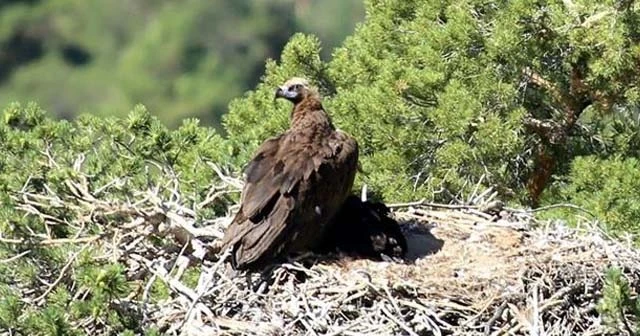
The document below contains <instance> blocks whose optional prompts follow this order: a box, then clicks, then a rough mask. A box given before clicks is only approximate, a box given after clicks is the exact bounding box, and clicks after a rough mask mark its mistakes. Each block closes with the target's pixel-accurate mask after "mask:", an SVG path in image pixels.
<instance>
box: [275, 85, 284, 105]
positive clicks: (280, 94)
mask: <svg viewBox="0 0 640 336" xmlns="http://www.w3.org/2000/svg"><path fill="white" fill-rule="evenodd" d="M285 91H286V89H283V88H282V87H278V88H277V89H276V95H275V96H274V97H273V101H274V102H275V101H276V99H278V98H284V93H285Z"/></svg>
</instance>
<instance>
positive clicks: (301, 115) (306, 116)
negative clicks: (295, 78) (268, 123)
mask: <svg viewBox="0 0 640 336" xmlns="http://www.w3.org/2000/svg"><path fill="white" fill-rule="evenodd" d="M291 128H292V129H308V128H319V129H326V130H327V131H332V130H334V127H333V123H332V122H331V118H330V117H329V115H328V114H327V112H326V111H325V110H324V108H323V107H322V103H321V102H320V100H319V99H317V98H314V97H310V98H306V99H304V100H302V101H300V102H299V103H298V104H296V105H295V106H294V107H293V110H292V111H291Z"/></svg>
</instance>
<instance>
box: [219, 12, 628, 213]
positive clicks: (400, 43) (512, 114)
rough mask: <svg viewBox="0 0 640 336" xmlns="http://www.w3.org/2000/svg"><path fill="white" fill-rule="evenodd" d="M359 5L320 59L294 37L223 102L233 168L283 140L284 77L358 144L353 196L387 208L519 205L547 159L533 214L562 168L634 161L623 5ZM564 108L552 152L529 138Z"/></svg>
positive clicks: (544, 139)
mask: <svg viewBox="0 0 640 336" xmlns="http://www.w3.org/2000/svg"><path fill="white" fill-rule="evenodd" d="M366 5H367V9H366V11H367V15H366V20H365V22H364V23H362V24H361V25H360V26H359V27H358V28H357V30H356V32H355V34H353V35H352V36H350V37H349V38H347V40H346V41H345V43H344V44H343V46H342V47H340V48H338V49H337V50H335V52H334V54H333V59H332V60H330V61H328V62H324V61H322V60H321V58H320V57H319V55H320V54H321V52H322V50H321V48H320V43H319V41H318V39H317V38H315V37H313V36H309V35H296V36H294V37H293V38H292V39H291V40H290V42H289V43H288V44H287V46H286V47H285V49H284V51H283V53H282V56H281V59H280V62H279V63H278V64H276V63H275V62H268V63H267V67H266V74H265V76H264V78H263V82H262V83H261V84H260V85H258V86H257V88H256V89H255V90H254V91H252V92H249V93H248V94H247V95H246V96H245V97H243V98H241V99H237V100H235V101H233V102H232V103H231V105H230V112H229V113H228V114H227V115H225V117H224V125H225V129H226V131H227V133H228V135H229V140H230V141H231V143H232V144H233V146H234V150H235V151H236V152H234V154H237V155H238V159H237V161H235V163H239V162H245V161H246V160H247V159H248V157H249V156H250V155H251V153H253V151H254V150H255V148H256V147H257V146H258V144H259V143H260V141H261V140H263V139H264V138H265V137H267V136H270V135H273V134H275V133H276V132H279V131H281V130H282V129H284V128H285V127H286V125H287V116H288V110H289V109H290V106H289V105H288V104H286V103H276V104H274V103H273V102H272V98H273V97H272V93H273V90H274V87H275V85H277V84H279V83H280V82H282V81H283V80H284V79H286V78H287V77H290V76H293V75H296V76H306V77H309V78H311V79H312V80H313V81H314V82H315V84H316V85H317V86H318V87H320V89H321V91H322V92H323V93H324V94H325V95H326V99H325V107H326V108H327V109H328V110H329V112H330V114H331V115H332V116H333V118H334V120H335V123H336V124H337V125H338V127H340V128H341V129H343V130H346V131H347V132H349V133H351V134H352V135H354V136H355V137H356V138H357V139H358V141H359V143H360V146H361V160H360V161H361V162H360V163H361V165H362V167H363V169H364V174H360V175H359V177H358V182H357V184H358V186H360V185H361V184H362V183H367V184H368V185H369V187H370V188H369V189H370V190H373V191H374V192H377V193H380V194H381V195H382V196H383V197H384V198H386V199H388V200H393V201H403V200H404V201H407V200H414V199H420V198H423V197H426V198H428V199H435V200H441V201H449V200H452V199H460V198H461V196H460V195H466V194H469V193H470V192H471V191H472V190H473V189H474V188H475V187H476V185H477V184H480V187H493V188H494V189H495V190H497V191H499V192H500V194H501V196H502V198H503V199H505V200H508V201H509V200H510V201H516V202H520V203H527V202H529V197H530V195H529V192H528V190H527V186H528V185H529V184H530V183H531V182H530V181H531V179H533V178H534V177H536V174H539V171H538V170H537V168H538V164H539V162H538V158H537V157H538V156H537V155H538V153H539V152H540V151H543V152H546V153H551V154H550V155H551V157H552V161H553V162H554V164H553V166H552V167H551V168H550V169H552V172H553V173H555V175H554V178H553V179H551V180H550V181H548V182H547V181H545V182H544V183H545V184H544V185H543V188H547V189H548V190H550V191H549V192H547V193H546V194H545V195H544V201H546V202H555V201H557V200H559V199H561V198H562V196H561V195H564V193H565V192H564V191H562V189H563V188H564V187H565V186H566V184H565V181H566V178H567V174H568V172H569V170H570V169H571V163H572V162H573V160H574V159H576V158H578V157H581V156H589V155H597V156H599V157H601V158H603V159H607V158H609V157H612V156H614V155H622V156H627V155H635V154H637V153H638V149H640V142H638V139H639V138H638V134H639V133H638V131H639V130H640V127H638V126H640V125H639V124H638V122H637V111H638V96H639V95H638V89H637V85H636V84H635V82H634V80H633V79H634V78H637V76H638V75H640V73H638V72H639V71H640V70H639V69H638V67H637V66H636V65H637V62H638V61H639V60H640V43H639V41H640V28H639V27H640V25H637V24H635V22H637V21H638V18H640V16H639V15H640V8H639V7H638V6H637V5H631V4H627V3H625V4H622V3H613V2H607V3H593V2H580V3H579V4H578V3H576V4H575V6H573V7H571V8H569V7H567V6H565V4H564V3H561V2H555V1H538V2H531V1H508V2H505V1H498V2H496V1H489V2H487V1H481V0H469V1H462V2H461V1H444V2H442V1H441V2H433V1H406V0H390V1H367V2H366ZM603 36H606V38H603ZM595 41H597V43H596V42H595ZM525 73H528V74H535V75H536V76H537V77H536V78H537V79H538V81H536V80H534V79H531V78H532V77H529V76H527V75H525ZM576 78H578V79H580V80H579V82H576V83H578V84H576V83H573V82H572V80H573V81H575V80H576ZM539 79H542V81H540V80H539ZM580 85H581V86H580ZM574 86H575V87H574ZM567 97H569V98H567ZM569 103H571V104H574V105H575V106H576V108H578V110H577V112H576V114H577V115H578V117H579V118H578V120H577V124H576V125H575V126H573V127H572V126H568V127H569V128H568V130H567V137H566V140H560V141H559V142H554V141H555V139H554V138H552V137H551V136H550V135H549V134H542V133H544V132H541V131H540V130H538V129H535V127H533V126H532V125H533V123H532V122H530V121H531V120H534V121H535V120H537V121H540V122H541V123H543V124H544V123H546V124H549V125H551V128H550V129H551V130H552V131H553V130H562V128H563V127H565V126H564V125H565V120H566V118H568V114H569V112H570V110H569V107H567V106H568V105H567V104H569ZM580 104H582V105H580ZM574 105H571V106H574ZM633 120H636V121H635V122H634V121H633ZM553 127H556V128H553ZM552 131H545V132H547V133H550V132H552ZM554 132H558V131H554ZM558 134H561V133H558ZM621 197H622V198H623V197H625V195H621ZM625 216H626V217H625ZM628 216H636V214H635V213H626V214H624V216H623V217H621V218H619V220H626V221H627V225H635V224H633V223H635V222H637V220H635V222H632V221H630V220H632V219H633V218H635V219H638V217H628ZM623 218H624V219H623ZM614 225H619V224H617V222H616V224H614Z"/></svg>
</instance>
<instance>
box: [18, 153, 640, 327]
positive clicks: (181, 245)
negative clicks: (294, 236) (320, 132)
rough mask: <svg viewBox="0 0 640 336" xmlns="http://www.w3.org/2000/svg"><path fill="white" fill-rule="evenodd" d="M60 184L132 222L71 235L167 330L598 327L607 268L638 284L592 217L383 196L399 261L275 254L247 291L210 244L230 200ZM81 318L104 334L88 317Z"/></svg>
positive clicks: (638, 274)
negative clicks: (119, 193) (188, 202)
mask: <svg viewBox="0 0 640 336" xmlns="http://www.w3.org/2000/svg"><path fill="white" fill-rule="evenodd" d="M212 168H214V169H215V170H216V171H217V172H218V173H219V174H220V177H221V179H222V180H223V181H224V182H225V184H224V185H222V186H212V187H211V193H210V194H211V195H221V194H224V193H225V192H229V191H237V190H239V189H241V188H242V182H241V181H240V180H238V179H235V178H231V177H228V176H224V174H222V173H221V172H220V170H219V169H217V168H216V167H215V166H213V165H212ZM70 185H71V186H73V185H76V187H75V188H74V189H75V190H76V191H77V194H78V195H76V196H75V197H78V198H79V199H84V200H90V201H85V202H75V203H73V202H69V206H70V207H71V208H73V209H74V211H77V212H79V213H86V214H92V215H93V216H94V217H95V216H98V215H99V214H100V213H107V212H108V213H113V212H114V211H118V212H121V213H122V214H123V218H128V219H129V220H130V222H129V223H127V224H123V225H119V226H117V228H116V227H113V228H112V229H107V230H112V231H111V232H110V231H108V232H106V233H105V234H102V235H100V236H91V233H89V232H87V233H86V236H79V237H77V238H76V239H77V240H78V242H82V243H84V244H87V246H91V247H92V248H95V249H101V250H102V251H104V252H105V255H106V256H112V257H113V258H116V259H117V260H119V261H120V262H121V263H123V264H124V265H126V267H127V275H128V277H129V278H130V279H132V280H133V279H134V277H136V276H139V275H140V274H145V273H146V274H147V276H145V277H143V278H141V280H138V282H139V283H140V286H139V288H137V291H134V292H133V293H132V294H131V295H130V296H129V297H128V298H126V299H119V300H115V301H114V303H113V305H114V307H116V309H118V310H119V311H121V312H122V313H124V314H128V315H130V316H134V317H136V318H139V320H140V321H142V322H141V323H142V324H143V327H144V328H149V327H151V326H155V327H159V328H160V329H161V331H162V332H163V334H167V335H315V334H317V335H363V334H366V335H374V334H375V335H446V334H456V335H461V334H470V335H482V334H486V335H499V334H512V335H530V334H546V335H570V334H602V333H603V332H604V331H605V327H604V326H603V325H602V324H601V323H600V318H599V317H598V314H597V312H596V309H595V307H596V303H597V300H598V299H599V298H600V293H601V288H602V285H603V274H604V271H605V269H606V268H607V267H609V266H612V265H617V266H620V267H621V269H622V270H623V272H624V275H625V276H626V277H627V278H628V280H629V281H631V288H639V286H640V253H639V252H638V251H637V250H633V249H632V248H630V247H629V245H630V244H626V243H622V242H619V241H616V240H612V239H609V238H608V237H607V236H606V235H605V234H604V233H603V232H602V231H601V230H599V229H598V228H597V226H596V225H594V224H584V225H582V226H581V227H580V228H578V229H573V228H569V227H567V226H566V225H563V224H562V223H553V222H539V221H536V220H535V219H534V218H533V216H532V214H531V213H530V212H528V211H524V210H515V209H507V210H504V209H503V210H501V211H493V210H485V211H483V210H481V209H486V208H487V207H485V206H483V205H482V204H475V205H471V206H449V205H434V204H429V205H425V204H423V203H416V204H413V205H400V206H397V207H395V206H391V207H392V208H395V211H394V212H393V216H394V217H395V218H396V219H397V220H398V221H400V222H401V226H402V230H403V231H404V234H405V236H406V237H407V241H408V245H409V251H408V255H407V260H406V262H405V263H398V262H387V261H373V260H369V259H354V258H338V259H334V260H326V258H323V257H318V256H313V255H312V256H306V257H304V261H305V263H308V264H311V266H310V267H309V268H307V267H304V266H303V265H302V261H295V260H293V261H290V262H287V263H284V264H281V265H279V266H277V267H276V268H275V269H273V271H272V272H270V273H269V274H268V275H266V276H268V277H269V279H267V280H269V281H268V282H269V283H270V285H269V286H268V287H266V286H263V287H258V288H255V287H252V286H251V282H248V281H247V279H246V278H245V276H243V273H240V274H235V275H234V274H233V272H230V269H229V267H228V265H227V264H226V263H225V262H223V258H226V257H228V252H226V253H225V252H224V251H217V250H216V247H217V246H218V245H219V244H218V242H219V239H220V238H221V237H222V232H224V230H225V228H226V226H227V225H228V223H229V222H230V220H231V218H232V216H233V212H234V211H236V210H237V207H235V209H232V211H230V213H229V214H228V216H227V217H221V218H216V219H209V220H207V221H205V222H204V223H203V222H201V220H198V222H197V223H196V221H195V220H194V218H196V214H197V211H198V207H203V206H207V204H206V203H208V202H215V201H216V197H215V196H212V197H210V198H209V199H207V201H206V202H203V203H201V204H200V205H198V206H196V208H195V210H194V209H193V208H186V207H184V206H183V205H182V204H180V203H179V202H174V201H167V200H163V199H161V198H159V197H158V194H157V193H158V189H155V188H154V189H151V190H150V191H148V192H141V193H140V194H139V200H140V202H127V203H125V202H121V203H118V202H115V201H113V200H110V201H106V200H100V199H99V198H97V197H94V195H91V194H89V193H88V192H87V190H88V189H87V188H86V186H83V185H82V182H77V181H75V182H74V181H70ZM50 196H51V197H48V198H42V197H37V195H31V194H25V195H22V196H21V197H20V198H16V200H17V201H18V202H22V203H21V204H25V209H31V210H30V211H33V209H34V208H33V206H32V205H33V204H35V203H38V202H39V203H43V202H45V203H46V202H49V201H51V202H54V201H55V202H57V201H58V199H57V198H56V197H53V196H54V195H50ZM24 202H29V203H28V205H29V207H27V204H26V203H24ZM45 203H43V204H42V206H45V207H46V206H48V204H45ZM232 208H233V207H232ZM585 223H586V221H585ZM116 230H117V233H116ZM149 236H156V237H158V236H160V237H166V241H165V242H164V243H163V244H161V245H159V244H158V243H157V242H156V241H157V239H145V238H147V237H149ZM114 237H120V238H119V239H114ZM154 242H156V243H154ZM50 243H51V242H47V244H50ZM76 243H77V242H76ZM314 259H317V260H316V261H317V262H314ZM188 267H195V268H196V269H197V270H200V276H199V280H198V282H197V285H196V286H188V285H187V284H186V283H185V279H184V274H185V270H186V269H187V268H188ZM60 272H61V271H60V270H52V272H51V277H52V279H47V282H44V281H43V282H42V283H49V284H52V285H50V286H45V287H43V288H41V289H36V290H33V289H29V291H25V292H24V298H25V299H26V300H27V302H41V301H42V300H44V299H46V297H47V295H48V293H50V292H51V290H52V287H54V286H55V285H56V283H55V281H54V280H55V278H56V277H58V275H59V274H60ZM300 273H303V274H304V275H305V280H304V281H300V277H299V275H300ZM260 276H261V275H259V274H254V275H253V278H252V280H253V281H257V279H258V278H259V277H260ZM262 276H263V277H264V276H265V275H264V274H263V275H262ZM154 279H161V280H162V281H163V282H165V283H166V284H167V286H168V287H169V289H170V291H171V293H170V297H169V298H168V299H166V300H160V301H159V302H156V301H153V300H149V297H150V287H151V286H150V283H151V281H154ZM29 300H31V301H29ZM83 328H85V329H86V330H92V331H93V332H92V334H101V333H107V331H106V330H102V331H101V330H100V324H99V321H94V322H90V323H88V324H87V325H86V326H83Z"/></svg>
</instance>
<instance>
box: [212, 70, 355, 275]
mask: <svg viewBox="0 0 640 336" xmlns="http://www.w3.org/2000/svg"><path fill="white" fill-rule="evenodd" d="M277 98H284V99H286V100H288V101H290V102H292V103H293V110H292V112H291V116H290V126H289V129H288V130H287V131H286V132H284V133H283V134H281V135H278V136H276V137H273V138H270V139H267V140H266V141H265V142H264V143H262V145H261V146H260V147H259V148H258V150H257V152H256V153H255V155H254V156H253V159H251V161H250V162H249V163H248V165H247V166H246V168H245V179H246V184H245V187H244V189H243V190H242V196H241V205H240V210H239V211H238V213H237V214H236V216H235V218H234V219H233V221H232V222H231V224H230V225H229V227H228V228H227V231H226V233H225V236H224V238H223V239H222V248H223V250H226V249H227V248H229V247H231V249H232V250H231V265H232V267H233V268H234V269H240V270H242V269H248V270H258V269H261V268H263V267H264V266H266V265H268V264H270V263H271V262H273V261H276V260H277V259H280V258H282V257H284V256H286V255H288V254H290V253H294V252H303V251H310V250H313V249H314V248H316V247H317V246H318V245H320V244H321V242H322V239H323V236H324V233H325V231H326V229H327V226H328V224H329V223H330V221H331V219H332V218H333V217H334V215H335V214H336V213H337V212H338V210H339V209H340V207H341V206H342V204H343V203H344V201H345V200H346V198H347V196H348V195H349V192H350V191H351V187H352V186H353V180H354V177H355V173H356V170H357V161H358V144H357V142H356V140H355V139H354V138H352V137H351V136H349V135H348V134H346V133H344V132H342V131H340V130H337V129H336V128H335V127H334V125H333V123H332V122H331V118H330V117H329V115H328V114H327V112H326V111H325V110H324V108H323V107H322V102H321V99H320V95H319V94H318V92H317V90H315V89H314V88H313V87H311V86H310V85H309V83H308V82H307V80H305V79H302V78H292V79H290V80H288V81H287V82H285V83H284V85H282V86H281V87H279V88H278V89H277V90H276V93H275V99H277Z"/></svg>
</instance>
